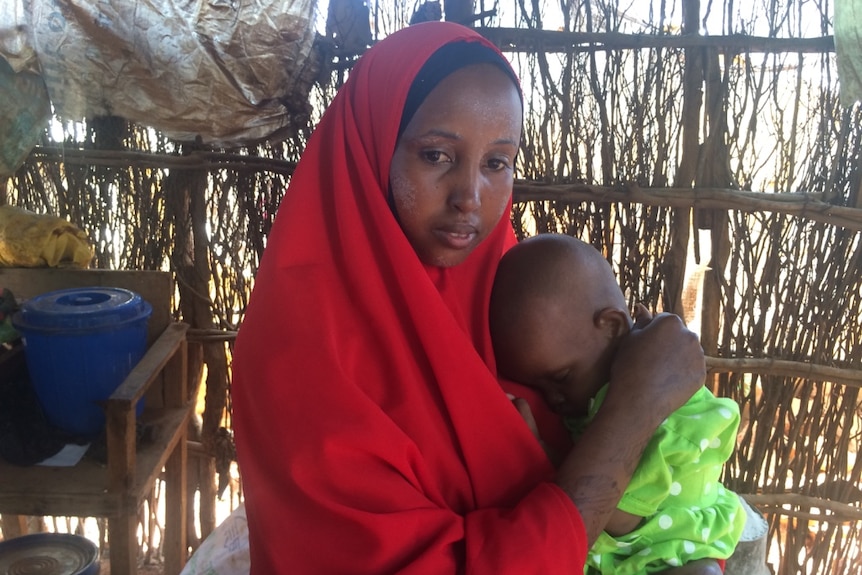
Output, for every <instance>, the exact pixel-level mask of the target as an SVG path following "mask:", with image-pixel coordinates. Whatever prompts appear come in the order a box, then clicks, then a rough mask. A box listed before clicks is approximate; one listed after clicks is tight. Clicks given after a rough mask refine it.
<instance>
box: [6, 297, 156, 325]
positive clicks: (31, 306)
mask: <svg viewBox="0 0 862 575" xmlns="http://www.w3.org/2000/svg"><path fill="white" fill-rule="evenodd" d="M152 311H153V308H152V306H151V305H150V304H149V303H147V302H146V301H144V300H143V299H142V298H141V296H140V295H138V294H136V293H135V292H133V291H130V290H127V289H122V288H114V287H84V288H71V289H63V290H57V291H52V292H48V293H45V294H42V295H38V296H36V297H33V298H31V299H29V300H27V301H25V302H23V303H22V304H21V309H20V311H18V313H16V314H15V315H14V316H13V317H12V324H13V325H14V326H15V327H16V328H19V329H23V330H26V329H33V330H78V329H93V328H100V327H111V326H116V325H118V324H123V323H128V322H132V321H136V320H139V319H145V318H148V317H149V316H150V314H151V313H152Z"/></svg>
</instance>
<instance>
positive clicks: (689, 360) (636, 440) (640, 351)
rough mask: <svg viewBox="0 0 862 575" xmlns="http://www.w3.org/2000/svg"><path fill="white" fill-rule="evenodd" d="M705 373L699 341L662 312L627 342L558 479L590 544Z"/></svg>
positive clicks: (699, 384)
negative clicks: (652, 442)
mask: <svg viewBox="0 0 862 575" xmlns="http://www.w3.org/2000/svg"><path fill="white" fill-rule="evenodd" d="M638 319H639V320H640V321H639V322H638V325H640V324H641V323H644V320H646V321H649V318H648V317H647V318H644V317H643V315H642V314H641V316H640V317H639V318H638ZM705 375H706V365H705V362H704V357H703V349H702V348H701V347H700V342H699V341H698V338H697V336H696V335H695V334H694V333H692V332H691V331H689V330H688V329H686V327H685V326H684V325H683V323H682V321H681V320H680V319H679V318H678V317H677V316H674V315H670V314H659V315H658V316H657V317H656V318H655V319H652V320H651V321H649V323H648V325H646V326H645V327H643V328H639V329H636V330H634V331H632V333H631V334H630V335H629V336H628V337H626V339H625V340H624V341H623V343H622V344H621V346H620V349H619V351H618V353H617V355H616V357H615V359H614V363H613V366H612V368H611V381H610V385H609V388H608V394H607V397H606V398H605V402H604V404H603V405H602V407H601V408H600V409H599V411H598V413H597V414H596V416H595V418H594V419H593V421H592V422H591V423H590V425H589V426H587V428H586V430H585V431H584V433H583V435H582V436H581V437H580V438H579V440H578V442H577V444H576V445H575V446H574V447H573V448H572V450H571V451H570V452H569V454H568V455H567V456H566V458H565V459H564V460H563V462H562V464H561V466H560V469H559V473H558V475H557V484H558V485H559V486H560V487H561V488H562V489H563V491H565V492H566V494H567V495H568V496H569V497H570V498H571V500H572V501H573V502H574V503H575V505H576V506H577V508H578V510H579V511H580V513H581V517H582V518H583V521H584V524H585V526H586V530H587V538H588V541H589V544H590V545H592V544H593V543H594V542H595V540H596V539H597V538H598V536H599V534H600V533H601V532H602V530H604V529H605V527H606V526H607V524H608V521H609V520H610V518H611V515H612V513H613V512H614V510H615V508H616V506H617V503H618V502H619V500H620V498H621V497H622V494H623V491H625V488H626V486H627V485H628V482H629V480H630V479H631V476H632V473H633V472H634V470H635V467H636V466H637V464H638V461H640V457H641V454H642V453H643V450H644V448H645V447H646V445H647V443H648V442H649V439H650V437H651V436H652V434H653V432H655V430H656V428H658V426H659V424H660V423H661V422H662V421H664V419H665V418H666V417H667V416H668V415H669V414H670V413H671V412H672V411H674V410H675V409H677V408H678V407H680V406H681V405H682V404H684V403H685V402H686V401H687V400H688V399H689V398H690V397H691V396H692V395H693V394H694V393H695V392H696V391H697V390H698V389H699V388H700V387H701V386H702V385H703V380H704V377H705Z"/></svg>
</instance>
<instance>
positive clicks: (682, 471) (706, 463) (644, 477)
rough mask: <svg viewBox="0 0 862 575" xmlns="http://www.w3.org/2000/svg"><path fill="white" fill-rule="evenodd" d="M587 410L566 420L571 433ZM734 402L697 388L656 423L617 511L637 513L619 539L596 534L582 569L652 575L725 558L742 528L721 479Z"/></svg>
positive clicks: (734, 500)
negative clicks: (635, 522) (636, 519)
mask: <svg viewBox="0 0 862 575" xmlns="http://www.w3.org/2000/svg"><path fill="white" fill-rule="evenodd" d="M606 391H607V387H605V388H603V389H602V390H601V391H600V392H599V394H598V395H597V396H596V398H595V399H594V400H593V402H592V405H591V406H590V410H589V413H588V415H587V416H586V417H585V418H581V419H571V420H568V421H567V422H566V424H567V426H568V427H569V429H570V430H572V431H573V433H574V434H575V436H576V437H577V433H578V430H579V429H583V426H584V425H586V423H587V422H588V421H589V420H590V419H592V417H593V416H594V415H595V413H596V411H598V408H599V405H601V402H602V400H603V399H604V396H605V393H606ZM738 426H739V407H738V405H737V404H736V402H734V401H733V400H731V399H728V398H717V397H715V396H714V395H713V394H712V393H711V392H710V391H709V390H708V389H706V388H705V387H704V388H701V390H700V391H698V392H697V393H696V394H695V395H694V396H693V397H692V398H691V399H690V400H689V401H688V403H686V404H685V405H684V406H682V407H681V408H680V409H678V410H677V411H675V412H674V413H673V414H672V415H671V416H670V417H668V419H667V420H665V422H664V423H663V424H662V425H661V427H659V429H658V430H657V431H656V433H655V435H654V436H653V438H652V439H651V440H650V442H649V444H648V445H647V448H646V450H645V451H644V454H643V457H642V458H641V461H640V464H639V465H638V468H637V470H636V471H635V473H634V476H633V477H632V480H631V483H630V484H629V487H628V489H627V490H626V492H625V494H624V495H623V498H622V500H621V501H620V504H619V506H618V507H619V508H620V509H621V510H623V511H626V512H628V513H631V514H634V515H638V516H640V517H643V518H644V519H643V521H642V522H641V524H640V526H638V528H637V529H635V530H634V531H632V532H631V533H628V534H626V535H624V536H621V537H616V538H614V537H611V536H610V535H608V534H607V533H602V534H601V536H600V537H599V539H598V540H597V541H596V543H595V545H593V548H592V549H591V550H590V553H589V556H588V561H587V566H586V569H585V573H587V574H589V575H592V574H598V573H601V574H609V575H610V574H612V575H629V574H631V575H636V574H642V573H658V572H661V571H664V570H665V569H668V568H669V567H677V566H680V565H683V564H685V563H689V562H691V561H694V560H696V559H703V558H707V557H710V558H714V559H726V558H727V557H729V556H730V554H731V553H732V552H733V549H734V548H735V547H736V544H737V542H738V541H739V537H740V535H741V534H742V530H743V527H745V513H744V512H743V510H742V507H741V504H740V502H739V497H738V496H737V495H736V494H735V493H733V492H732V491H730V490H728V489H726V488H725V487H724V486H723V485H722V484H721V483H720V482H719V480H718V479H719V476H720V474H721V469H722V466H723V465H724V463H725V462H726V461H727V459H728V458H729V457H730V455H731V454H732V453H733V449H734V447H735V445H736V431H737V428H738Z"/></svg>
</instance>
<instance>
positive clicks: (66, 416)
mask: <svg viewBox="0 0 862 575" xmlns="http://www.w3.org/2000/svg"><path fill="white" fill-rule="evenodd" d="M152 311H153V308H152V306H151V305H150V304H149V303H147V302H146V301H144V300H143V299H141V296H140V295H138V294H136V293H135V292H132V291H129V290H126V289H121V288H112V287H86V288H73V289H65V290H58V291H53V292H49V293H46V294H42V295H39V296H36V297H34V298H31V299H29V300H27V301H25V302H24V303H22V304H21V309H20V311H19V312H18V313H16V314H15V315H14V316H13V317H12V324H13V326H14V327H15V329H17V330H18V332H19V333H20V334H21V336H22V339H23V341H24V355H25V357H26V359H27V369H28V371H29V373H30V380H31V381H32V383H33V387H34V389H35V391H36V395H37V396H38V397H39V402H40V403H41V405H42V409H43V410H44V412H45V416H46V417H47V418H48V421H49V422H50V423H51V424H53V425H55V426H56V427H58V428H60V429H62V430H64V431H68V432H69V433H73V434H76V435H81V436H85V437H94V436H96V435H98V434H99V433H100V432H101V431H102V430H103V429H104V427H105V413H104V410H103V407H102V406H101V405H100V402H103V401H104V400H106V399H108V398H109V397H110V396H111V394H112V393H113V392H114V390H115V389H116V388H117V387H118V386H119V385H120V384H121V383H122V382H123V380H124V379H125V378H126V376H127V375H128V374H129V372H130V371H131V370H132V368H133V367H134V366H135V365H136V364H137V363H138V361H140V359H141V358H142V357H143V355H144V352H145V351H146V347H147V323H148V321H149V318H150V315H151V314H152ZM137 407H138V408H139V409H140V408H142V407H143V405H141V404H139V405H138V406H137Z"/></svg>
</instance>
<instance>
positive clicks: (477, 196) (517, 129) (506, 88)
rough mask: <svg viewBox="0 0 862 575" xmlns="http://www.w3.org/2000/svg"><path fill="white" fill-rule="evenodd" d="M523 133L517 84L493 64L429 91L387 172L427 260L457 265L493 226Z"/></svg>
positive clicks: (405, 224) (405, 225)
mask: <svg viewBox="0 0 862 575" xmlns="http://www.w3.org/2000/svg"><path fill="white" fill-rule="evenodd" d="M520 139H521V100H520V97H519V95H518V90H517V88H516V87H515V85H514V83H513V82H512V80H511V79H510V78H509V77H508V76H507V75H506V74H505V73H504V72H502V71H501V70H499V69H498V68H496V67H495V66H493V65H491V64H476V65H472V66H467V67H465V68H461V69H460V70H458V71H456V72H453V73H452V74H450V75H449V76H447V77H446V78H444V79H443V81H441V82H440V83H439V84H438V85H437V86H436V87H435V88H434V89H433V90H432V91H431V92H430V93H429V94H428V97H427V98H426V99H425V101H424V102H423V103H422V104H421V105H420V106H419V108H418V109H417V110H416V113H415V115H414V116H413V118H412V119H411V120H410V123H409V124H407V127H406V128H405V130H404V133H403V134H402V135H401V139H400V140H399V141H398V144H397V146H396V148H395V153H394V155H393V157H392V166H391V168H390V171H389V181H390V186H391V187H392V197H393V200H394V202H395V211H396V215H397V217H398V221H399V223H400V225H401V228H402V229H403V230H404V234H405V235H406V236H407V239H408V240H409V241H410V243H411V245H412V246H413V249H415V250H416V253H417V254H418V255H419V258H420V259H421V260H422V261H423V262H424V263H426V264H429V265H434V266H441V267H449V266H454V265H458V264H460V263H461V262H463V261H464V259H465V258H466V257H467V256H468V255H470V253H471V252H472V251H473V250H474V249H475V248H476V246H478V245H479V244H480V243H481V242H482V240H484V239H485V238H486V237H487V236H488V234H489V233H490V232H491V230H493V229H494V227H495V226H496V225H497V222H499V221H500V218H501V217H502V216H503V212H505V210H506V207H507V206H508V203H509V197H510V195H511V193H512V183H513V171H514V166H515V156H516V155H517V152H518V145H519V142H520Z"/></svg>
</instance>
